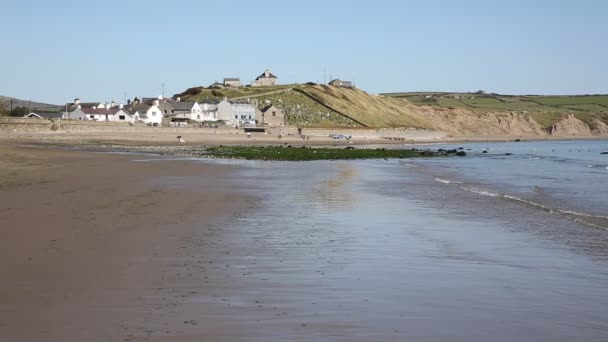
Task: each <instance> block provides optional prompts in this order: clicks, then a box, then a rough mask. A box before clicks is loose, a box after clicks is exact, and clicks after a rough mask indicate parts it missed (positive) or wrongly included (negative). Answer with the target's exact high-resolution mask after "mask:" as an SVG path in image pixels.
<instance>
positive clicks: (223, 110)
mask: <svg viewBox="0 0 608 342" xmlns="http://www.w3.org/2000/svg"><path fill="white" fill-rule="evenodd" d="M255 112H256V110H255V106H254V105H253V104H252V103H249V102H241V101H227V100H223V101H221V102H220V103H218V105H217V113H218V119H219V120H222V121H224V122H226V124H227V125H238V126H241V125H245V124H251V125H255Z"/></svg>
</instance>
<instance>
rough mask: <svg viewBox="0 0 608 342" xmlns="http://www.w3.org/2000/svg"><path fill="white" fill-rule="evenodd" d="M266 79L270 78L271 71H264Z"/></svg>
mask: <svg viewBox="0 0 608 342" xmlns="http://www.w3.org/2000/svg"><path fill="white" fill-rule="evenodd" d="M264 77H266V78H268V77H270V70H268V69H266V70H265V71H264Z"/></svg>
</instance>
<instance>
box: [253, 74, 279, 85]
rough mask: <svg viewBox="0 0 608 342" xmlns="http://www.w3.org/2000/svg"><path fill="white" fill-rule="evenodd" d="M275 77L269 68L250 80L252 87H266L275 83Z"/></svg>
mask: <svg viewBox="0 0 608 342" xmlns="http://www.w3.org/2000/svg"><path fill="white" fill-rule="evenodd" d="M277 80H278V79H277V77H276V76H275V75H273V74H272V73H271V72H270V70H265V71H264V73H263V74H261V75H260V76H258V77H257V78H256V79H255V81H253V82H251V86H252V87H268V86H274V85H277Z"/></svg>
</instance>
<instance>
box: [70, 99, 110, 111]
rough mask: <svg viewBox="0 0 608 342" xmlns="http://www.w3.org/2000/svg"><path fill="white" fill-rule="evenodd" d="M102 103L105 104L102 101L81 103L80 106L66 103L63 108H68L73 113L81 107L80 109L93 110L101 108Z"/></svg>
mask: <svg viewBox="0 0 608 342" xmlns="http://www.w3.org/2000/svg"><path fill="white" fill-rule="evenodd" d="M100 103H103V102H102V101H100V102H80V103H79V104H75V103H66V104H65V106H64V107H63V108H66V107H67V108H68V111H70V112H73V111H75V110H76V109H77V108H78V106H80V108H92V107H96V106H99V104H100Z"/></svg>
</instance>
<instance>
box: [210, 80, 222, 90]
mask: <svg viewBox="0 0 608 342" xmlns="http://www.w3.org/2000/svg"><path fill="white" fill-rule="evenodd" d="M209 88H224V84H223V83H220V82H218V81H215V82H213V84H211V85H209Z"/></svg>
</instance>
